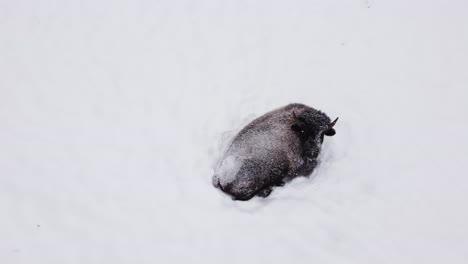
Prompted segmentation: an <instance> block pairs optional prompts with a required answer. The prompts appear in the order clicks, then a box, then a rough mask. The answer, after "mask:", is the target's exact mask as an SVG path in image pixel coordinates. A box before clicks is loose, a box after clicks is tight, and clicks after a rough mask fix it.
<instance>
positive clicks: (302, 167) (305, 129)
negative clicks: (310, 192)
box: [213, 104, 338, 200]
mask: <svg viewBox="0 0 468 264" xmlns="http://www.w3.org/2000/svg"><path fill="white" fill-rule="evenodd" d="M337 120H338V118H336V119H335V120H334V121H333V122H331V120H330V118H329V117H328V116H327V115H326V114H325V113H323V112H321V111H319V110H316V109H314V108H312V107H309V106H306V105H303V104H289V105H287V106H284V107H281V108H278V109H276V110H273V111H271V112H268V113H266V114H265V115H263V116H260V117H259V118H257V119H255V120H253V121H252V122H251V123H250V124H248V125H247V126H246V127H244V128H243V129H242V130H241V131H240V132H239V133H238V134H237V135H236V136H235V137H234V138H233V139H232V141H231V142H230V143H229V146H228V147H227V149H226V151H225V152H224V154H223V156H222V158H221V159H220V161H219V162H218V165H217V167H216V169H215V173H214V176H213V185H214V186H215V187H217V188H219V189H220V190H222V191H223V192H225V193H227V194H229V195H230V196H232V198H233V199H235V200H249V199H250V198H252V197H254V196H256V195H257V196H261V197H266V196H268V195H269V194H270V193H271V191H272V188H273V187H274V186H282V185H283V184H284V182H285V181H288V180H290V179H292V178H294V177H297V176H308V175H310V174H311V173H312V172H313V170H314V168H315V167H316V165H317V157H318V154H319V152H320V148H321V145H322V142H323V139H324V137H325V136H333V135H335V133H336V132H335V129H334V128H333V126H334V125H335V123H336V121H337Z"/></svg>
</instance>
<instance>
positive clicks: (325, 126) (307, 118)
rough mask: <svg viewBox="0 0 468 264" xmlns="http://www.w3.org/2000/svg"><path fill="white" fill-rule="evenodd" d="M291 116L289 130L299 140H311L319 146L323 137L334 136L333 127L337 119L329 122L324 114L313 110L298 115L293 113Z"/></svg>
mask: <svg viewBox="0 0 468 264" xmlns="http://www.w3.org/2000/svg"><path fill="white" fill-rule="evenodd" d="M292 114H293V123H292V125H291V129H292V130H294V131H296V132H297V133H298V134H299V136H300V137H301V138H305V139H312V140H314V141H316V142H317V143H319V144H321V143H322V142H323V138H324V136H333V135H335V134H336V131H335V129H334V128H333V126H334V125H335V124H336V121H338V118H336V119H335V120H334V121H333V122H331V119H330V118H329V117H328V116H327V115H326V114H325V113H323V112H321V111H317V110H315V109H310V110H309V109H308V110H304V111H302V112H300V113H298V114H296V113H295V112H293V113H292Z"/></svg>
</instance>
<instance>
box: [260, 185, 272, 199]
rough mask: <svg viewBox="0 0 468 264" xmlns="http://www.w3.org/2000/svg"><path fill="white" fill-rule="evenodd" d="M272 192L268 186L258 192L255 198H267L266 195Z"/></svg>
mask: <svg viewBox="0 0 468 264" xmlns="http://www.w3.org/2000/svg"><path fill="white" fill-rule="evenodd" d="M272 191H273V187H271V186H268V187H266V188H263V189H262V190H260V191H259V192H258V193H257V196H260V197H263V198H265V197H268V195H270V193H271V192H272Z"/></svg>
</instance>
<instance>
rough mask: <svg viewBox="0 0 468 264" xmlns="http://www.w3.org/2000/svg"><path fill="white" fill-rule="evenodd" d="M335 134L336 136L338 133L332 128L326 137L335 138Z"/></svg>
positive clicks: (326, 133)
mask: <svg viewBox="0 0 468 264" xmlns="http://www.w3.org/2000/svg"><path fill="white" fill-rule="evenodd" d="M335 134H336V131H335V129H333V128H330V129H328V130H327V131H325V135H326V136H329V137H331V136H334V135H335Z"/></svg>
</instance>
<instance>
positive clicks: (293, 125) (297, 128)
mask: <svg viewBox="0 0 468 264" xmlns="http://www.w3.org/2000/svg"><path fill="white" fill-rule="evenodd" d="M291 129H292V130H294V131H297V132H301V131H303V130H304V129H302V126H301V125H299V124H298V123H294V124H292V125H291Z"/></svg>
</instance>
